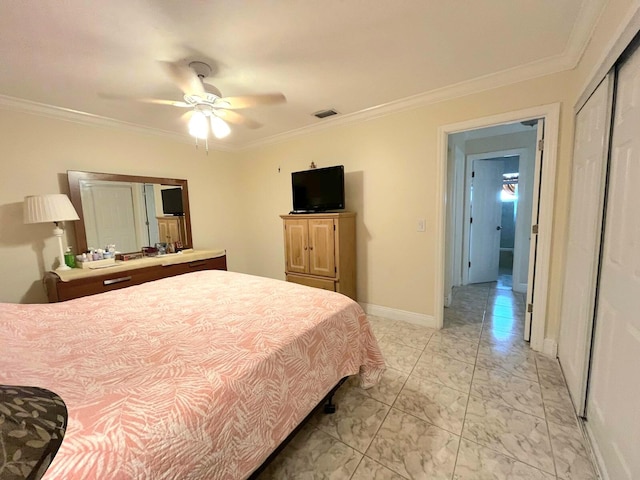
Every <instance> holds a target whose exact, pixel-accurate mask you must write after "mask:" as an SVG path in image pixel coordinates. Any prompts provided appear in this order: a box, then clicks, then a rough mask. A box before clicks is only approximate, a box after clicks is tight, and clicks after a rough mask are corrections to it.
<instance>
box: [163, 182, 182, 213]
mask: <svg viewBox="0 0 640 480" xmlns="http://www.w3.org/2000/svg"><path fill="white" fill-rule="evenodd" d="M162 211H163V212H164V214H165V215H184V210H183V209H182V189H181V188H166V189H164V190H162Z"/></svg>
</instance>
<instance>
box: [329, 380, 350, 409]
mask: <svg viewBox="0 0 640 480" xmlns="http://www.w3.org/2000/svg"><path fill="white" fill-rule="evenodd" d="M347 378H348V377H344V378H343V379H341V380H340V381H339V382H338V384H337V385H336V386H335V387H333V388H332V389H331V391H330V392H329V395H327V397H326V398H327V403H325V405H324V413H326V414H332V413H336V404H335V403H333V396H334V395H335V393H336V392H337V391H338V389H339V388H340V385H342V384H343V383H344V382H346V381H347Z"/></svg>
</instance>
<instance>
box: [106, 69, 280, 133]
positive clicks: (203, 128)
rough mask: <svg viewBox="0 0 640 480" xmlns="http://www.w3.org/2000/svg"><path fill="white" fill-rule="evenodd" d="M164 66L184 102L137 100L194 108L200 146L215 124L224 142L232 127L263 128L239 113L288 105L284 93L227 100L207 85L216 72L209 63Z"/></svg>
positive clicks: (191, 129)
mask: <svg viewBox="0 0 640 480" xmlns="http://www.w3.org/2000/svg"><path fill="white" fill-rule="evenodd" d="M160 63H161V64H162V66H163V67H164V69H165V71H166V72H167V74H168V75H169V77H170V78H171V79H172V80H173V82H174V83H175V84H176V85H177V86H178V88H180V90H182V93H183V94H184V97H183V99H184V100H183V101H174V100H163V99H157V98H137V99H135V100H136V101H138V102H143V103H153V104H156V105H171V106H174V107H180V108H191V111H190V112H187V115H189V116H190V117H191V118H190V119H189V133H190V134H191V135H192V136H193V137H195V138H196V145H197V140H198V139H201V140H205V141H207V139H208V137H209V124H211V132H212V133H213V135H214V136H215V137H216V138H224V137H226V136H227V135H229V133H230V132H231V128H230V127H229V123H231V124H235V125H242V126H245V127H248V128H259V127H261V126H262V125H261V124H260V123H259V122H256V121H255V120H252V119H251V118H248V117H247V116H245V115H242V114H240V113H238V112H236V111H235V110H238V109H242V108H249V107H257V106H262V105H274V104H278V103H284V102H286V98H285V96H284V95H283V94H282V93H266V94H258V95H244V96H238V97H223V96H222V94H221V93H220V90H218V89H217V88H216V87H214V86H213V85H211V84H208V83H205V82H204V79H205V78H207V77H208V76H209V75H211V72H212V69H211V67H210V66H209V65H207V64H206V63H203V62H191V63H189V65H188V66H186V65H183V64H180V63H173V62H160ZM112 98H113V97H112Z"/></svg>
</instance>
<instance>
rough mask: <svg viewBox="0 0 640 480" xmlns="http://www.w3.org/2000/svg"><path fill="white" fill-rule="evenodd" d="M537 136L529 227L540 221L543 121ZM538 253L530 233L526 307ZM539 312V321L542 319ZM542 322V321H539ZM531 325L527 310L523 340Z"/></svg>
mask: <svg viewBox="0 0 640 480" xmlns="http://www.w3.org/2000/svg"><path fill="white" fill-rule="evenodd" d="M537 129H538V134H537V138H536V161H535V171H534V178H533V199H532V202H531V203H532V205H531V226H532V228H533V226H534V225H536V226H537V225H538V221H539V220H540V191H541V189H542V161H543V158H544V148H540V145H541V143H542V142H543V141H544V119H542V118H541V119H539V120H538V127H537ZM537 253H538V234H537V233H533V232H531V237H530V239H529V273H528V278H527V306H528V305H533V294H534V290H535V286H536V255H537ZM544 313H545V312H541V313H540V316H541V319H542V318H544ZM540 321H542V320H540ZM532 324H533V310H531V311H530V309H529V308H527V310H526V313H525V314H524V340H525V341H527V342H528V341H529V340H530V339H531V325H532Z"/></svg>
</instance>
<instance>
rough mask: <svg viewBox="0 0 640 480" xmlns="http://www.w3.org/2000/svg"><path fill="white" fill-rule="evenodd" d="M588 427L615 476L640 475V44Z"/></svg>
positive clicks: (620, 84)
mask: <svg viewBox="0 0 640 480" xmlns="http://www.w3.org/2000/svg"><path fill="white" fill-rule="evenodd" d="M615 102H616V106H615V113H614V121H613V131H612V134H611V135H612V139H611V140H612V147H611V164H610V167H609V168H610V173H609V185H608V190H607V207H606V211H605V222H604V243H603V249H602V255H601V265H600V269H601V270H600V278H599V286H598V298H597V306H596V309H597V314H596V323H595V337H594V351H593V361H592V365H593V366H592V371H591V378H590V383H589V391H588V399H587V415H588V422H587V428H588V429H589V431H590V433H591V436H592V437H593V439H594V440H595V443H596V445H597V449H598V450H599V451H600V455H601V458H602V461H603V464H604V467H605V468H606V470H607V472H608V477H609V478H611V479H616V480H618V479H620V480H622V479H628V480H631V479H638V478H640V455H638V445H639V444H640V414H639V413H638V412H640V381H639V380H638V379H639V377H638V366H639V365H640V313H639V312H640V195H639V193H640V192H639V189H638V185H640V133H639V132H640V50H636V51H635V52H634V53H633V54H632V55H631V56H630V57H629V58H628V59H627V60H626V61H625V62H624V63H623V64H622V66H621V67H620V69H619V72H618V78H617V91H616V100H615Z"/></svg>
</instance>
